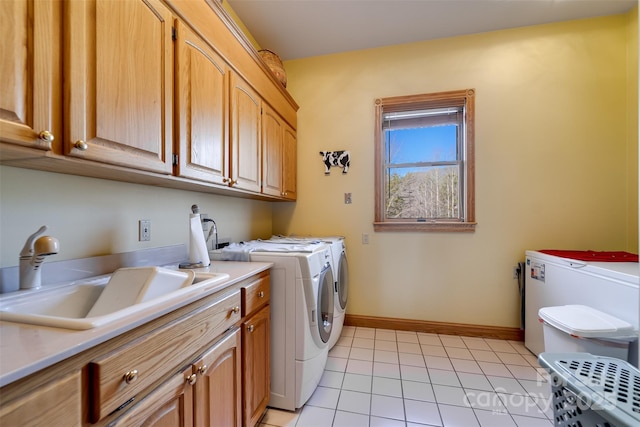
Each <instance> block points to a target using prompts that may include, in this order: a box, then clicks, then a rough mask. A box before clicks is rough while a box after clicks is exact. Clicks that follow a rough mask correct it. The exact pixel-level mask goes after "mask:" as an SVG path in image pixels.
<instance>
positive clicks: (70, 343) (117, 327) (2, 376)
mask: <svg viewBox="0 0 640 427" xmlns="http://www.w3.org/2000/svg"><path fill="white" fill-rule="evenodd" d="M272 265H273V264H271V263H267V262H233V261H213V262H212V263H211V265H210V266H209V267H206V268H200V269H197V270H196V271H201V272H218V273H227V274H229V279H227V280H226V281H224V282H222V283H220V284H219V285H218V286H216V287H215V288H213V289H210V290H208V291H203V292H202V293H199V294H196V295H190V296H185V297H183V298H179V299H175V300H172V301H170V302H167V303H166V304H163V305H162V306H160V307H155V308H150V309H148V310H145V311H142V312H140V313H137V314H135V315H131V316H128V317H127V318H124V319H121V320H118V321H114V322H112V323H109V324H107V325H104V326H100V327H96V328H93V329H88V330H82V331H78V330H70V329H62V328H51V327H45V326H37V325H28V324H21V323H13V322H7V321H0V387H2V386H5V385H7V384H9V383H12V382H14V381H16V380H19V379H21V378H24V377H26V376H27V375H30V374H32V373H34V372H37V371H39V370H41V369H44V368H47V367H49V366H52V365H54V364H55V363H57V362H60V361H62V360H64V359H67V358H69V357H71V356H74V355H76V354H79V353H81V352H83V351H85V350H87V349H89V348H91V347H94V346H96V345H98V344H101V343H103V342H105V341H107V340H109V339H111V338H113V337H116V336H118V335H120V334H122V333H124V332H127V331H130V330H132V329H134V328H136V327H138V326H140V325H142V324H144V323H147V322H149V321H151V320H153V319H156V318H158V317H160V316H162V315H164V314H167V313H170V312H171V311H174V310H176V309H178V308H180V307H183V306H185V305H187V304H190V303H192V302H194V301H197V300H199V299H201V298H204V297H206V296H208V295H212V294H215V293H220V294H221V295H223V294H224V292H223V291H224V290H225V289H226V288H228V287H230V286H232V285H233V284H235V283H237V282H239V281H241V280H244V279H246V278H248V277H251V276H253V275H255V274H257V273H260V272H262V271H264V270H268V269H269V268H271V266H272Z"/></svg>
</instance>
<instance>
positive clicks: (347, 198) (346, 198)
mask: <svg viewBox="0 0 640 427" xmlns="http://www.w3.org/2000/svg"><path fill="white" fill-rule="evenodd" d="M344 204H345V205H350V204H351V193H344Z"/></svg>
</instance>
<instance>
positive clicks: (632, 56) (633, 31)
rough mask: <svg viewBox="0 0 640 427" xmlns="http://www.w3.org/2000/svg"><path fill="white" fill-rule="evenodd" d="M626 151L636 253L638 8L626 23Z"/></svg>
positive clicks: (631, 233) (631, 231) (632, 246)
mask: <svg viewBox="0 0 640 427" xmlns="http://www.w3.org/2000/svg"><path fill="white" fill-rule="evenodd" d="M627 59H628V60H627V62H628V63H627V84H628V89H627V115H628V117H627V120H628V134H627V149H628V156H627V159H628V166H627V167H628V179H629V191H628V194H629V206H628V208H629V217H628V220H629V249H628V250H629V251H632V252H635V253H637V252H638V240H637V239H634V238H633V237H634V236H638V232H639V231H638V203H639V201H638V173H639V172H638V7H637V6H636V7H635V9H634V10H632V11H631V12H629V13H628V22H627Z"/></svg>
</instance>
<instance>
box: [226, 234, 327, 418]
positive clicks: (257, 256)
mask: <svg viewBox="0 0 640 427" xmlns="http://www.w3.org/2000/svg"><path fill="white" fill-rule="evenodd" d="M234 250H236V251H240V252H243V253H247V254H248V256H249V257H250V260H251V261H262V262H271V263H273V267H271V319H270V320H271V343H270V347H271V397H270V400H269V406H270V407H274V408H280V409H286V410H289V411H293V410H296V409H298V408H300V407H302V405H304V404H305V402H306V401H307V400H308V399H309V398H310V397H311V395H312V394H313V392H314V391H315V389H316V387H317V386H318V383H319V382H320V379H321V378H322V374H323V373H324V368H325V366H326V363H327V355H328V351H329V348H328V342H329V338H330V337H331V331H332V325H333V310H334V301H333V296H334V292H333V289H334V280H333V273H332V270H331V265H330V262H329V261H330V259H331V254H330V250H329V246H328V245H327V244H324V243H314V244H311V243H309V244H307V243H304V244H299V243H298V244H295V245H294V244H274V243H266V242H264V241H250V242H245V243H243V244H242V245H241V247H240V248H238V246H237V245H230V246H229V247H227V248H224V249H223V251H224V252H227V253H231V252H233V251H234Z"/></svg>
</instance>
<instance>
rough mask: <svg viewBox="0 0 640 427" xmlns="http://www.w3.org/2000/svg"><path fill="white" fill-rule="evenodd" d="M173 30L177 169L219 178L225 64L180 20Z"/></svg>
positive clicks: (225, 152)
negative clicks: (175, 52)
mask: <svg viewBox="0 0 640 427" xmlns="http://www.w3.org/2000/svg"><path fill="white" fill-rule="evenodd" d="M176 30H177V35H178V36H177V37H178V38H177V58H176V61H177V66H176V70H177V71H176V80H177V81H176V112H177V114H178V122H177V126H178V132H177V134H178V138H179V139H178V142H177V143H178V147H179V150H178V152H179V156H178V164H177V170H176V174H177V175H179V176H184V177H188V178H195V179H200V180H203V181H208V182H215V183H218V184H223V181H222V180H223V179H224V178H229V177H230V174H229V129H228V123H229V119H228V111H229V67H228V66H227V64H226V63H225V62H224V61H223V60H222V58H221V57H220V56H218V55H217V54H216V53H215V52H214V51H213V49H211V48H210V47H209V45H208V44H206V43H205V42H204V41H203V40H202V39H201V38H200V37H198V36H197V35H196V34H195V33H194V32H193V31H191V29H190V28H189V27H187V26H186V25H185V24H184V23H182V22H179V21H178V22H177V23H176Z"/></svg>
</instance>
